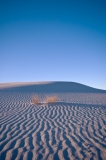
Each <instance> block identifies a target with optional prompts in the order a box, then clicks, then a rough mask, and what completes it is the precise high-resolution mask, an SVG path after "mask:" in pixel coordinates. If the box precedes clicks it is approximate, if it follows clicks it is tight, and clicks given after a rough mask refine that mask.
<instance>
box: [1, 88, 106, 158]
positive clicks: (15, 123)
mask: <svg viewBox="0 0 106 160" xmlns="http://www.w3.org/2000/svg"><path fill="white" fill-rule="evenodd" d="M18 87H19V86H18ZM22 87H23V86H22ZM35 94H38V95H39V96H40V98H41V102H44V100H45V97H46V96H47V95H48V94H49V95H57V96H58V97H59V102H57V103H54V104H45V103H44V104H43V103H42V104H39V105H32V104H31V103H30V101H31V97H32V95H35ZM105 125H106V93H77V92H74V93H71V92H70V93H69V92H65V93H64V92H60V93H57V92H56V93H53V92H51V93H50V92H49V93H47V92H39V93H37V92H36V91H34V90H33V92H31V91H30V92H27V91H24V92H23V91H22V90H20V91H19V89H18V91H17V90H16V89H15V90H8V89H6V88H5V90H1V91H0V159H1V160H4V159H6V160H15V159H16V160H20V159H24V160H26V159H27V160H31V159H33V160H40V159H43V160H58V159H60V160H70V159H71V160H79V159H81V160H89V159H94V160H102V159H103V160H105V159H106V126H105Z"/></svg>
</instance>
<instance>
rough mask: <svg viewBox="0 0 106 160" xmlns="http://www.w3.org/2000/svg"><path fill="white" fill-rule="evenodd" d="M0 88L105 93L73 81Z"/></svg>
mask: <svg viewBox="0 0 106 160" xmlns="http://www.w3.org/2000/svg"><path fill="white" fill-rule="evenodd" d="M0 90H11V91H20V92H41V93H42V92H55V93H56V92H84V93H106V91H105V90H100V89H95V88H92V87H88V86H86V85H83V84H79V83H75V82H48V83H47V82H42V83H22V84H21V83H13V84H11V83H10V84H9V83H8V84H0Z"/></svg>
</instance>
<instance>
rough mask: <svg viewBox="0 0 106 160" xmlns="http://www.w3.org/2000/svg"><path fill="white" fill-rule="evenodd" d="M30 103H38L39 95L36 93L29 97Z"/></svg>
mask: <svg viewBox="0 0 106 160" xmlns="http://www.w3.org/2000/svg"><path fill="white" fill-rule="evenodd" d="M31 103H32V104H38V103H40V98H39V96H38V95H35V96H33V97H32V99H31Z"/></svg>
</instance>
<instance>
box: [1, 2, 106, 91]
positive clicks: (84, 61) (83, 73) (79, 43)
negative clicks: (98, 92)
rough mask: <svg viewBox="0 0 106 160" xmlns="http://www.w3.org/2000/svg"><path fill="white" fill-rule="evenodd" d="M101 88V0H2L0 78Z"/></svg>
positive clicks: (105, 11)
mask: <svg viewBox="0 0 106 160" xmlns="http://www.w3.org/2000/svg"><path fill="white" fill-rule="evenodd" d="M23 81H24V82H28V81H29V82H31V81H73V82H78V83H82V84H86V85H88V86H92V87H96V88H101V89H106V1H105V0H93V1H91V0H86V1H85V0H53V1H52V0H51V1H50V0H35V1H34V0H33V1H31V0H30V1H28V0H27V1H25V0H15V1H12V0H9V1H6V0H1V1H0V82H23Z"/></svg>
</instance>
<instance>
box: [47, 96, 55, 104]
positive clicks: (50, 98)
mask: <svg viewBox="0 0 106 160" xmlns="http://www.w3.org/2000/svg"><path fill="white" fill-rule="evenodd" d="M57 101H58V97H57V96H49V97H47V98H46V103H56V102H57Z"/></svg>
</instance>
